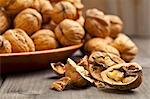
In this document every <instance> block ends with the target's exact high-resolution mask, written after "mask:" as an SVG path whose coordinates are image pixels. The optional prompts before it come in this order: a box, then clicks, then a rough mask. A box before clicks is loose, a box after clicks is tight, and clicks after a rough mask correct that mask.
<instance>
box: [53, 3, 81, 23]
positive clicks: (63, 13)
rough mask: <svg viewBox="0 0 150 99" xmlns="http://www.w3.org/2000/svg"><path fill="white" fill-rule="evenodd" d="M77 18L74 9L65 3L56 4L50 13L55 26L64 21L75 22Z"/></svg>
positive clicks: (71, 5)
mask: <svg viewBox="0 0 150 99" xmlns="http://www.w3.org/2000/svg"><path fill="white" fill-rule="evenodd" d="M78 17H79V15H78V12H77V9H76V7H75V6H74V5H73V4H71V3H70V2H67V1H61V2H58V3H57V4H56V5H55V6H54V9H53V10H52V11H51V18H52V20H53V21H54V22H55V23H57V24H58V23H60V22H61V21H63V20H64V19H72V20H76V19H78Z"/></svg>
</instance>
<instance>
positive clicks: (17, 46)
mask: <svg viewBox="0 0 150 99" xmlns="http://www.w3.org/2000/svg"><path fill="white" fill-rule="evenodd" d="M3 36H4V37H5V38H6V39H7V40H8V41H9V42H10V43H11V45H12V52H15V53H18V52H32V51H35V46H34V43H33V41H32V39H31V38H30V37H29V36H28V35H27V34H26V32H25V31H23V30H21V29H10V30H7V31H6V32H5V33H4V34H3Z"/></svg>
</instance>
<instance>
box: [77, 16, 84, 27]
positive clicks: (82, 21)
mask: <svg viewBox="0 0 150 99" xmlns="http://www.w3.org/2000/svg"><path fill="white" fill-rule="evenodd" d="M76 21H77V22H78V23H79V24H80V25H81V26H84V23H85V19H84V17H83V16H82V15H81V16H80V17H79V18H78V19H77V20H76Z"/></svg>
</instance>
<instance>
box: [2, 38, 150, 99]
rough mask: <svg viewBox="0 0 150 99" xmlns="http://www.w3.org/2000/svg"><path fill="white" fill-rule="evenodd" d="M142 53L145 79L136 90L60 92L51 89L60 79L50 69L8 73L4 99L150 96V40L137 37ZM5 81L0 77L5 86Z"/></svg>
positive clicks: (146, 98) (140, 59) (136, 98)
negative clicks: (51, 85) (53, 83)
mask: <svg viewBox="0 0 150 99" xmlns="http://www.w3.org/2000/svg"><path fill="white" fill-rule="evenodd" d="M134 41H135V42H136V44H137V45H138V47H139V55H138V56H137V58H136V59H135V60H134V61H136V62H138V63H139V64H140V65H142V66H143V72H144V81H143V83H142V85H141V86H140V87H139V88H137V89H135V90H133V91H126V92H122V91H116V90H106V89H96V88H95V87H89V88H85V89H68V90H65V91H63V92H57V91H54V90H51V89H49V87H50V84H51V83H52V82H53V81H55V80H56V79H57V76H56V74H54V73H53V72H52V71H51V70H50V69H49V70H41V71H34V72H28V73H20V74H11V75H7V77H6V79H5V81H4V82H3V84H2V86H1V87H0V99H150V90H149V89H150V84H149V82H150V76H149V73H150V61H149V60H150V52H149V48H150V45H149V44H150V39H148V40H147V39H134ZM1 82H2V80H0V85H1Z"/></svg>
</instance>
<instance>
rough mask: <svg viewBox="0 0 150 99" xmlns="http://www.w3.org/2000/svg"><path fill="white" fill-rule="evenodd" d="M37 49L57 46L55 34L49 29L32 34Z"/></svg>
mask: <svg viewBox="0 0 150 99" xmlns="http://www.w3.org/2000/svg"><path fill="white" fill-rule="evenodd" d="M31 38H32V40H33V42H34V44H35V49H36V50H37V51H41V50H50V49H55V48H57V41H56V37H55V34H54V33H53V32H52V31H51V30H48V29H42V30H39V31H37V32H36V33H34V34H33V35H32V36H31Z"/></svg>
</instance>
